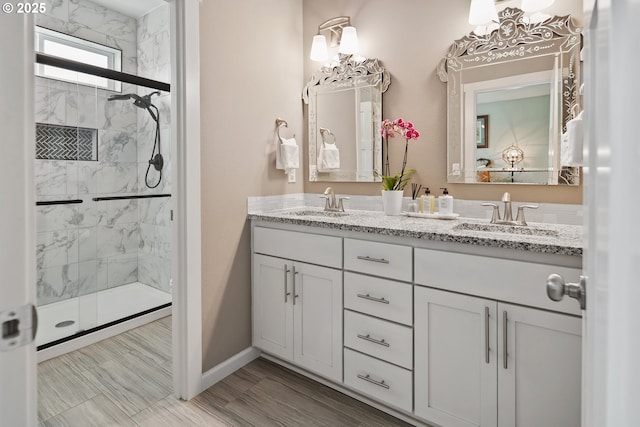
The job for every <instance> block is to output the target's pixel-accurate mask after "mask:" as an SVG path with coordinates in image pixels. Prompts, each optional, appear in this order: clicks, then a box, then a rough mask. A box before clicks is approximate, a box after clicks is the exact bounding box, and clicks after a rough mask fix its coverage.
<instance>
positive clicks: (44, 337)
mask: <svg viewBox="0 0 640 427" xmlns="http://www.w3.org/2000/svg"><path fill="white" fill-rule="evenodd" d="M169 302H171V294H169V293H167V292H163V291H160V290H158V289H156V288H153V287H151V286H148V285H145V284H144V283H140V282H134V283H129V284H127V285H122V286H117V287H114V288H110V289H106V290H103V291H99V292H95V293H93V294H89V295H84V296H81V297H77V298H71V299H68V300H64V301H59V302H54V303H51V304H46V305H43V306H40V307H38V332H37V334H36V344H37V345H42V344H45V343H49V342H52V341H55V340H58V339H61V338H65V337H68V336H71V335H73V334H75V333H76V332H78V331H82V330H86V329H90V328H93V327H96V326H100V325H104V324H106V323H109V322H113V321H115V320H119V319H122V318H125V317H127V316H131V315H133V314H137V313H140V312H143V311H145V310H148V309H151V308H154V307H159V306H161V305H163V304H166V303H169ZM63 322H64V323H63Z"/></svg>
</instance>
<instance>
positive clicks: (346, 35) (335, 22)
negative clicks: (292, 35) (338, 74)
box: [309, 16, 358, 61]
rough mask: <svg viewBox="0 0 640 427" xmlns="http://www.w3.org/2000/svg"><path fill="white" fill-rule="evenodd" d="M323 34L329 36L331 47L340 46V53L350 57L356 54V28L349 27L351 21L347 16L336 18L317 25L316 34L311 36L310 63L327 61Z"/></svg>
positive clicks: (327, 54)
mask: <svg viewBox="0 0 640 427" xmlns="http://www.w3.org/2000/svg"><path fill="white" fill-rule="evenodd" d="M323 33H324V34H323ZM325 34H327V35H328V36H329V42H330V46H331V47H335V46H338V45H340V48H339V52H340V53H343V54H350V55H353V54H357V53H358V34H357V32H356V28H355V27H353V26H351V19H350V18H349V17H348V16H338V17H336V18H331V19H329V20H327V21H325V22H323V23H322V24H320V25H318V33H317V34H316V35H315V36H313V42H312V44H311V54H310V55H309V57H310V58H311V60H312V61H326V60H327V59H329V52H328V49H327V37H326V36H325Z"/></svg>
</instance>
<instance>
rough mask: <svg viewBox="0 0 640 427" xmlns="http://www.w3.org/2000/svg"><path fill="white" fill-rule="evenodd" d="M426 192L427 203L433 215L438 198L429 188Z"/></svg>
mask: <svg viewBox="0 0 640 427" xmlns="http://www.w3.org/2000/svg"><path fill="white" fill-rule="evenodd" d="M424 194H425V197H426V198H427V201H426V202H425V205H426V204H428V206H429V213H430V214H432V215H433V214H434V213H435V212H436V198H435V196H434V195H433V194H431V192H430V191H429V189H428V188H427V190H426V191H425V192H424Z"/></svg>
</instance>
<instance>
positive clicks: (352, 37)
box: [338, 27, 359, 54]
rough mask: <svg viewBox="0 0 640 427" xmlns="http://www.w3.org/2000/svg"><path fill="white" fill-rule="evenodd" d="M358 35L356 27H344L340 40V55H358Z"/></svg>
mask: <svg viewBox="0 0 640 427" xmlns="http://www.w3.org/2000/svg"><path fill="white" fill-rule="evenodd" d="M358 50H359V46H358V33H357V32H356V28H355V27H344V28H343V29H342V37H341V38H340V49H338V51H339V52H340V53H346V54H354V53H358Z"/></svg>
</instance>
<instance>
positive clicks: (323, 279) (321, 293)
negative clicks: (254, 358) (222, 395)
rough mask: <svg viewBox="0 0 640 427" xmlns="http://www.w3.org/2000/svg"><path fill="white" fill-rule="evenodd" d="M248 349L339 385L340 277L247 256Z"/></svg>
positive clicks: (324, 270) (319, 269) (323, 270)
mask: <svg viewBox="0 0 640 427" xmlns="http://www.w3.org/2000/svg"><path fill="white" fill-rule="evenodd" d="M252 295H253V296H252V298H253V345H254V346H255V347H257V348H260V349H261V350H263V351H265V352H267V353H270V354H272V355H274V356H277V357H279V358H281V359H283V360H286V361H288V362H292V363H295V364H296V365H299V366H301V367H303V368H305V369H308V370H309V371H313V372H315V373H317V374H319V375H322V376H324V377H326V378H329V379H331V380H334V381H338V382H339V381H342V271H340V270H334V269H331V268H326V267H319V266H315V265H310V264H305V263H301V262H293V261H290V260H286V259H280V258H274V257H270V256H266V255H260V254H254V255H253V293H252Z"/></svg>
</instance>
